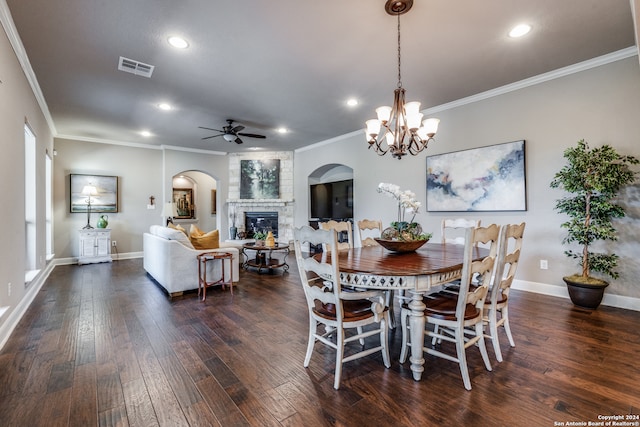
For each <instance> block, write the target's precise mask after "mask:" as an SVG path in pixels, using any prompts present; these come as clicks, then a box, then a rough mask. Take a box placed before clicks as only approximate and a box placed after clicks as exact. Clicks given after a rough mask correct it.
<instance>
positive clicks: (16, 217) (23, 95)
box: [0, 31, 53, 347]
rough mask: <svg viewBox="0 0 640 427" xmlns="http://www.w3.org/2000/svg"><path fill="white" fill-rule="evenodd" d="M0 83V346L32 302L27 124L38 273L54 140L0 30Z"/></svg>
mask: <svg viewBox="0 0 640 427" xmlns="http://www.w3.org/2000/svg"><path fill="white" fill-rule="evenodd" d="M0 82H1V83H0V147H1V148H2V155H1V156H0V194H3V203H2V205H3V209H1V210H0V212H1V213H0V222H1V223H2V226H3V229H4V231H3V233H2V238H1V239H0V313H2V312H4V314H2V317H0V347H1V344H2V339H3V330H5V329H6V328H7V327H10V324H13V323H14V322H16V321H17V317H18V315H17V314H16V310H19V306H20V304H21V302H22V301H24V300H26V299H28V298H32V294H33V292H31V293H30V291H31V290H32V289H35V284H34V283H32V284H30V285H29V286H25V237H24V236H25V210H24V205H25V199H24V186H25V180H24V125H25V123H28V124H29V126H30V127H31V129H32V130H33V132H34V134H35V136H36V162H37V163H36V171H37V176H36V187H37V193H36V206H37V212H36V218H37V219H36V221H37V233H36V239H37V241H36V252H37V253H36V260H37V268H38V269H44V268H45V267H46V264H45V263H46V240H45V236H46V233H45V209H44V207H45V182H46V181H45V178H46V177H45V155H46V152H47V151H48V152H49V153H51V152H52V150H53V137H52V135H51V132H50V130H49V128H48V126H47V122H46V119H45V117H44V115H43V114H42V111H41V109H40V107H39V105H38V102H37V100H36V98H35V97H34V95H33V91H32V90H31V87H30V85H29V82H28V80H27V78H26V77H25V75H24V73H23V72H22V69H21V67H20V64H19V63H18V60H17V57H16V55H15V53H14V51H13V49H12V47H11V45H10V43H9V40H8V38H7V37H6V34H5V32H4V31H0ZM9 283H11V295H9V291H8V289H9ZM3 308H4V309H3Z"/></svg>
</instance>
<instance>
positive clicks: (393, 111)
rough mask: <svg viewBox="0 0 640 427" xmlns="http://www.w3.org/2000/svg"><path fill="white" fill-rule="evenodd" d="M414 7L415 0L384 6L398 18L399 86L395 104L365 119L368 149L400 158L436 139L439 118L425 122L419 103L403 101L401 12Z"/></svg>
mask: <svg viewBox="0 0 640 427" xmlns="http://www.w3.org/2000/svg"><path fill="white" fill-rule="evenodd" d="M412 6H413V0H387V2H386V4H385V5H384V9H385V10H386V11H387V13H388V14H389V15H396V16H397V17H398V86H397V88H396V90H395V91H394V92H393V107H388V106H384V107H378V108H377V109H376V113H377V115H378V118H377V119H371V120H367V121H366V126H367V130H366V134H367V142H368V143H369V149H371V147H373V148H374V149H375V151H376V153H377V154H378V155H380V156H384V155H385V154H387V152H389V151H390V152H391V155H392V156H393V157H395V158H397V159H402V156H404V155H406V154H407V153H410V154H411V155H413V156H415V155H417V154H418V153H419V152H421V151H422V150H424V149H425V148H427V144H429V142H430V141H432V140H433V137H434V136H435V134H436V132H437V131H438V124H439V123H440V120H438V119H434V118H429V119H426V120H424V121H422V116H423V115H422V113H420V103H419V102H407V103H405V100H404V92H405V91H404V88H403V87H402V75H401V72H400V59H401V56H400V15H402V14H404V13H406V12H408V11H409V9H411V7H412Z"/></svg>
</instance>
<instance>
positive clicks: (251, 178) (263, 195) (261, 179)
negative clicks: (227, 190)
mask: <svg viewBox="0 0 640 427" xmlns="http://www.w3.org/2000/svg"><path fill="white" fill-rule="evenodd" d="M240 198H241V199H278V198H280V160H279V159H273V160H240Z"/></svg>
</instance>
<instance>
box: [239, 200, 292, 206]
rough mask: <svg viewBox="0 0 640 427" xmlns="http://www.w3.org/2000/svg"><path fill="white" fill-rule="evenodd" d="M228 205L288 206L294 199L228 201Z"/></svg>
mask: <svg viewBox="0 0 640 427" xmlns="http://www.w3.org/2000/svg"><path fill="white" fill-rule="evenodd" d="M227 203H229V204H230V205H235V206H286V205H288V204H290V203H293V199H227Z"/></svg>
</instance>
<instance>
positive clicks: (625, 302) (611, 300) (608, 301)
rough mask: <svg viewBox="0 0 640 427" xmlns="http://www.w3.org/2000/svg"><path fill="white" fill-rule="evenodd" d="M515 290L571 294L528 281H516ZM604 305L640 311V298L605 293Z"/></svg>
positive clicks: (561, 289)
mask: <svg viewBox="0 0 640 427" xmlns="http://www.w3.org/2000/svg"><path fill="white" fill-rule="evenodd" d="M511 287H512V288H513V289H518V290H521V291H527V292H533V293H536V294H543V295H550V296H554V297H560V298H569V292H568V291H567V287H566V286H564V285H563V286H557V285H549V284H547V283H538V282H529V281H526V280H514V281H513V285H511ZM602 305H607V306H610V307H616V308H624V309H626V310H633V311H640V298H634V297H628V296H624V295H615V294H611V293H607V292H606V291H605V293H604V298H602Z"/></svg>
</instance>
